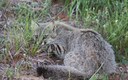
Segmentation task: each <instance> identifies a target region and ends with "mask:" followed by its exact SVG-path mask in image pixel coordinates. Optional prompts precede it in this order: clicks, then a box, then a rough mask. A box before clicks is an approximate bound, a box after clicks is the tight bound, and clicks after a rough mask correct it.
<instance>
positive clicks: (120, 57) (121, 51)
mask: <svg viewBox="0 0 128 80" xmlns="http://www.w3.org/2000/svg"><path fill="white" fill-rule="evenodd" d="M65 4H66V6H69V8H68V10H69V11H68V12H69V15H70V17H72V15H73V13H74V12H75V14H76V18H77V20H80V19H82V20H83V23H84V24H85V28H94V29H95V30H97V31H98V32H99V33H101V35H102V36H103V37H104V38H105V39H106V40H107V41H108V42H110V43H111V44H112V46H113V47H114V51H115V53H116V59H117V61H119V62H122V61H124V60H125V63H128V61H126V60H128V45H127V44H128V27H127V26H128V22H127V21H128V1H127V0H123V1H120V0H114V1H112V0H72V2H69V0H66V1H65ZM69 4H70V5H69ZM79 15H80V16H81V17H80V18H78V17H79Z"/></svg>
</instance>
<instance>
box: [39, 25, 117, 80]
mask: <svg viewBox="0 0 128 80" xmlns="http://www.w3.org/2000/svg"><path fill="white" fill-rule="evenodd" d="M56 32H57V36H56V37H55V38H54V39H53V41H51V42H50V43H48V49H47V50H48V52H49V53H51V54H55V55H56V56H57V57H58V58H60V59H62V60H63V65H43V66H41V67H38V68H37V73H38V75H42V74H43V76H44V77H45V78H48V77H51V79H52V80H68V79H70V80H80V79H82V80H83V79H86V78H89V77H91V76H92V75H93V74H94V73H95V72H96V71H97V70H98V69H99V68H100V69H99V71H98V72H99V73H106V74H111V73H116V68H117V65H116V62H115V55H114V51H113V49H112V46H111V45H110V44H109V43H108V42H107V41H105V40H104V39H103V38H102V36H101V35H100V34H99V33H97V32H96V31H93V30H90V29H89V30H84V29H81V30H72V31H70V30H67V29H63V28H62V27H61V28H58V31H57V29H56Z"/></svg>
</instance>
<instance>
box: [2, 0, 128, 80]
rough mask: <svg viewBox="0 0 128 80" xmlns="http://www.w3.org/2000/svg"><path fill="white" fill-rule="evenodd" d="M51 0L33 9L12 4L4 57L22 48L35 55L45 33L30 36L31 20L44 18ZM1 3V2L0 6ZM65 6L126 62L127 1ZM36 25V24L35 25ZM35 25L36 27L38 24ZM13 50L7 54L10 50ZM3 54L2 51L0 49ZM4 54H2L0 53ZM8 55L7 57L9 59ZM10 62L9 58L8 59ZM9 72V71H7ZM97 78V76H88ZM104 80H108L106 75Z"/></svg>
mask: <svg viewBox="0 0 128 80" xmlns="http://www.w3.org/2000/svg"><path fill="white" fill-rule="evenodd" d="M50 4H51V2H50V0H45V1H44V2H43V3H41V6H42V7H43V8H41V10H39V11H34V10H33V8H34V6H38V4H36V3H32V4H31V6H30V5H28V4H19V5H16V6H14V7H13V9H14V11H15V13H16V15H15V16H16V20H15V21H14V24H13V25H12V26H11V27H10V28H9V29H8V31H9V37H8V38H7V39H5V41H3V39H1V38H0V44H2V43H4V44H5V45H6V46H5V50H4V51H3V53H5V54H4V56H5V57H7V58H8V56H10V57H14V56H15V55H16V54H17V53H18V51H20V50H23V51H24V54H29V55H35V54H36V53H37V51H38V49H39V48H40V45H41V42H42V40H43V37H44V34H43V33H41V35H40V36H39V37H38V38H33V35H35V34H34V32H33V27H32V26H33V25H34V24H36V23H34V22H38V21H40V20H41V21H45V19H46V16H48V15H49V14H48V12H49V9H50V7H49V6H50ZM2 5H4V6H5V2H4V3H3V4H2V3H0V7H1V6H2ZM65 9H68V14H69V16H70V17H71V18H72V16H73V15H74V14H75V18H76V20H78V21H81V20H82V22H83V23H84V25H85V26H84V28H93V29H95V30H97V31H98V32H99V33H100V34H101V35H102V36H103V37H104V38H105V39H106V40H107V41H108V42H109V43H110V44H112V46H113V49H114V51H115V54H116V60H117V61H118V62H120V63H125V64H128V45H127V44H128V27H127V26H128V22H127V21H128V1H127V0H122V1H121V0H113V1H112V0H72V2H70V0H65ZM36 25H37V24H36ZM37 27H38V26H37ZM12 49H13V50H14V51H13V53H11V54H8V53H9V52H12ZM0 53H2V52H0ZM2 56H3V55H2ZM10 57H9V59H10ZM10 61H11V59H10ZM8 71H9V72H8ZM8 71H7V74H8V76H9V77H11V76H12V75H13V73H12V72H13V71H12V70H8ZM90 80H96V79H90ZM103 80H107V79H106V77H105V78H104V79H103Z"/></svg>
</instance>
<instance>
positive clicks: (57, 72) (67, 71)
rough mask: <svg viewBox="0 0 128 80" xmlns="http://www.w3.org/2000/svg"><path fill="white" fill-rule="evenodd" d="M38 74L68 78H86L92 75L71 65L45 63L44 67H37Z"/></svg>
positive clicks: (45, 76)
mask: <svg viewBox="0 0 128 80" xmlns="http://www.w3.org/2000/svg"><path fill="white" fill-rule="evenodd" d="M37 74H38V76H41V75H43V76H44V78H48V77H55V78H57V79H58V77H66V78H80V79H85V78H88V77H90V75H89V74H86V73H85V72H82V71H79V70H77V69H75V68H73V67H70V66H63V65H43V66H42V67H38V68H37Z"/></svg>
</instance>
